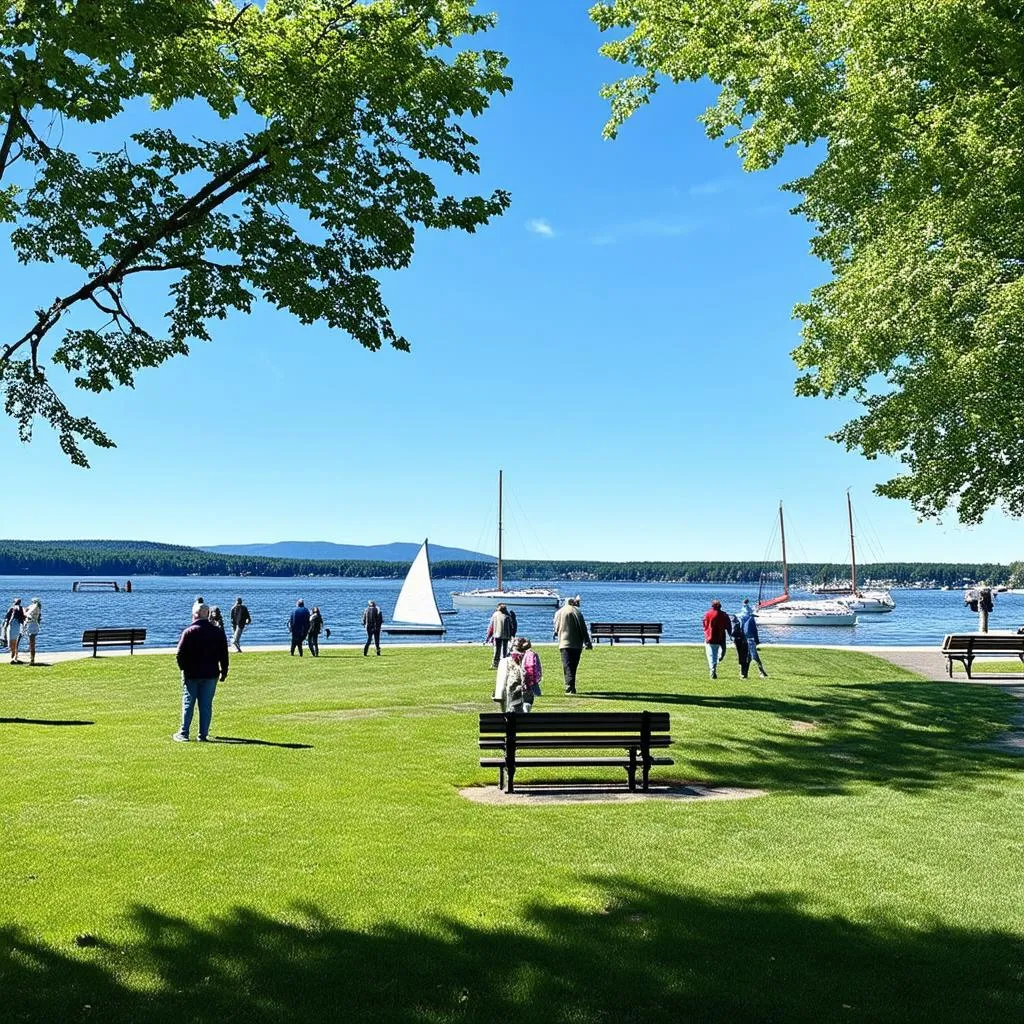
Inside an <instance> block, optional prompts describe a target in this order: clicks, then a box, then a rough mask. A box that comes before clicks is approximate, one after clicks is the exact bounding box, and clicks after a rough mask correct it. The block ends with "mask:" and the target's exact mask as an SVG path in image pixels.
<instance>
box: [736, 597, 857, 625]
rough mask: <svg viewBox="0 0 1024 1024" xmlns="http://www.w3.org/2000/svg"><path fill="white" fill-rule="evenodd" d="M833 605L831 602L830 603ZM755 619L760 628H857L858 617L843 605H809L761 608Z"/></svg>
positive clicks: (781, 605)
mask: <svg viewBox="0 0 1024 1024" xmlns="http://www.w3.org/2000/svg"><path fill="white" fill-rule="evenodd" d="M830 604H831V602H830ZM754 617H755V618H756V619H757V624H758V625H759V626H855V625H856V624H857V615H856V613H855V612H852V611H850V609H849V608H844V607H843V606H842V605H838V604H831V607H828V608H814V607H813V606H811V605H810V603H809V604H807V605H802V606H801V605H798V604H780V605H775V607H773V608H759V609H758V610H757V611H756V612H755V613H754Z"/></svg>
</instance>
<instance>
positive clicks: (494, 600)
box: [452, 469, 562, 609]
mask: <svg viewBox="0 0 1024 1024" xmlns="http://www.w3.org/2000/svg"><path fill="white" fill-rule="evenodd" d="M501 485H502V472H501V470H500V469H499V470H498V585H497V587H488V588H485V589H483V590H464V591H462V592H460V593H453V594H452V604H453V605H455V607H456V608H491V609H493V608H494V607H495V606H496V605H498V604H511V605H515V606H516V607H518V608H557V607H558V606H559V605H560V604H561V603H562V599H561V597H559V596H558V591H557V590H552V589H551V588H550V587H522V588H520V589H518V590H506V589H505V588H504V586H503V580H502V572H501V542H502V534H503V532H504V531H503V530H502V519H501Z"/></svg>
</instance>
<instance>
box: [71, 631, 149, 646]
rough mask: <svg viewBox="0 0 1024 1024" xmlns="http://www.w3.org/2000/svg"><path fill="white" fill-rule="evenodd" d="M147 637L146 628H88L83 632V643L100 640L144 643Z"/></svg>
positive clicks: (120, 642)
mask: <svg viewBox="0 0 1024 1024" xmlns="http://www.w3.org/2000/svg"><path fill="white" fill-rule="evenodd" d="M145 639H146V631H145V630H144V629H87V630H85V632H84V633H82V643H83V644H92V643H96V642H97V641H99V642H100V643H101V644H102V643H108V644H130V643H133V642H134V643H137V644H138V643H142V641H144V640H145Z"/></svg>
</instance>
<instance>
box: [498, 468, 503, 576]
mask: <svg viewBox="0 0 1024 1024" xmlns="http://www.w3.org/2000/svg"><path fill="white" fill-rule="evenodd" d="M501 527H502V523H501V470H500V469H499V470H498V590H501V589H502V586H501V534H502V529H501Z"/></svg>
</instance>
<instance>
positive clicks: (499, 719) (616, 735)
mask: <svg viewBox="0 0 1024 1024" xmlns="http://www.w3.org/2000/svg"><path fill="white" fill-rule="evenodd" d="M668 730H669V716H668V712H667V711H626V712H619V711H598V712H589V711H587V712H579V711H567V712H539V713H536V714H523V713H521V712H512V713H510V714H501V713H500V712H493V711H492V712H484V713H483V714H481V715H480V748H481V750H496V751H500V752H501V756H499V757H481V758H480V767H481V768H497V769H498V787H499V788H500V789H504V790H505V791H506V792H507V793H511V792H513V791H514V785H515V775H516V770H517V769H519V768H524V767H526V768H566V767H573V768H604V767H607V766H609V765H611V766H613V767H616V768H625V769H626V775H627V776H628V779H629V789H630V791H631V792H635V791H636V773H637V769H639V770H640V773H641V785H642V788H643V789H644V790H646V789H647V785H648V776H649V775H650V770H651V766H652V765H656V764H657V765H662V764H674V762H673V760H672V759H671V758H670V757H654V756H653V755H652V754H651V751H652V750H654V749H657V748H664V747H667V746H668V745H669V744H670V743H671V742H672V738H671V737H670V736H669V733H668ZM523 749H526V750H543V751H549V750H581V751H584V750H590V751H593V750H609V749H611V750H616V749H618V750H623V751H625V753H624V754H620V755H618V756H606V755H602V756H599V755H596V754H576V755H574V756H571V757H552V756H551V755H550V754H544V755H543V756H540V757H520V756H519V751H520V750H523ZM506 778H507V779H508V788H507V789H506V787H505V779H506Z"/></svg>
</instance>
